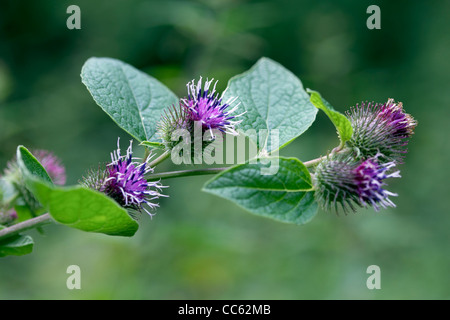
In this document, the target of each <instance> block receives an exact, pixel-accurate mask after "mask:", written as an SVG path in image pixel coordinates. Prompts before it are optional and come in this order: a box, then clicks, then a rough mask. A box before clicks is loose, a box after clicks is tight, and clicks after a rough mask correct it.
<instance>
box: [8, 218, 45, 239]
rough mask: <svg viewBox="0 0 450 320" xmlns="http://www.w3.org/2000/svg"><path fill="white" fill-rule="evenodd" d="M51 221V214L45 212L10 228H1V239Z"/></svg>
mask: <svg viewBox="0 0 450 320" xmlns="http://www.w3.org/2000/svg"><path fill="white" fill-rule="evenodd" d="M50 221H51V217H50V214H48V213H45V214H43V215H40V216H37V217H35V218H32V219H28V220H25V221H23V222H20V223H17V224H14V225H12V226H10V227H8V228H5V229H1V230H0V239H4V238H8V237H11V236H13V235H15V234H17V233H19V232H22V231H25V230H28V229H32V228H36V227H38V226H41V225H43V224H46V223H49V222H50Z"/></svg>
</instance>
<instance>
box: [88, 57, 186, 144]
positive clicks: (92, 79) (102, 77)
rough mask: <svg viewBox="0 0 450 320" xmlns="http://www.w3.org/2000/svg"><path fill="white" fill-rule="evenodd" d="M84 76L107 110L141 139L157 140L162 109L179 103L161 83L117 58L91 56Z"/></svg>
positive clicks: (130, 132)
mask: <svg viewBox="0 0 450 320" xmlns="http://www.w3.org/2000/svg"><path fill="white" fill-rule="evenodd" d="M81 78H82V82H83V83H84V85H85V86H86V87H87V89H88V90H89V92H90V93H91V95H92V97H93V98H94V100H95V102H96V103H97V104H98V105H99V106H100V107H101V108H102V109H103V111H105V112H106V113H107V114H108V115H109V116H110V117H111V118H112V119H113V120H114V121H115V122H116V123H117V124H118V125H119V127H121V128H122V129H123V130H125V131H126V132H128V133H129V134H130V135H132V136H133V137H134V138H135V139H137V140H138V141H157V140H158V139H157V138H156V136H155V133H156V131H157V123H158V122H159V120H160V116H161V112H162V110H163V109H164V108H167V107H169V106H171V105H173V104H177V103H178V98H177V96H176V95H175V94H174V93H173V92H172V91H170V90H169V89H168V88H167V87H166V86H164V85H163V84H162V83H161V82H159V81H158V80H156V79H155V78H153V77H151V76H149V75H148V74H146V73H144V72H141V71H139V70H137V69H136V68H134V67H132V66H130V65H129V64H126V63H124V62H122V61H119V60H116V59H111V58H90V59H88V60H87V61H86V63H85V64H84V66H83V68H82V70H81Z"/></svg>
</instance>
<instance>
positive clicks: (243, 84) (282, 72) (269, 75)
mask: <svg viewBox="0 0 450 320" xmlns="http://www.w3.org/2000/svg"><path fill="white" fill-rule="evenodd" d="M230 97H238V100H237V101H238V102H240V105H239V108H238V110H236V111H235V113H236V114H240V113H243V112H245V114H243V115H242V116H241V117H240V119H242V122H241V124H240V129H241V132H243V133H244V134H246V135H247V136H248V137H249V138H250V139H251V140H252V141H253V142H254V143H255V144H256V145H257V147H258V150H262V149H264V150H265V151H266V152H267V153H269V154H270V153H272V152H273V151H276V150H277V149H281V148H282V147H284V146H285V145H287V144H288V143H289V142H291V141H292V140H294V139H295V138H296V137H298V136H300V135H301V134H302V133H303V132H305V131H306V130H307V129H308V128H309V127H310V126H311V124H312V123H313V122H314V120H315V118H316V113H317V109H316V108H314V106H313V105H312V104H311V102H310V101H309V96H308V94H307V93H306V92H305V90H304V89H303V85H302V83H301V81H300V80H299V79H298V78H297V77H296V76H295V75H294V74H293V73H292V72H290V71H289V70H287V69H286V68H284V67H283V66H282V65H280V64H279V63H277V62H275V61H273V60H270V59H268V58H261V59H260V60H259V61H258V62H257V63H256V64H255V65H254V66H253V67H252V68H251V69H250V70H248V71H247V72H244V73H243V74H240V75H237V76H235V77H233V78H231V79H230V81H229V82H228V88H227V91H226V93H225V94H224V101H226V100H227V99H229V98H230ZM251 129H254V130H256V134H255V133H251V131H248V132H246V131H247V130H251ZM263 130H266V131H263ZM273 130H278V134H279V136H278V139H276V135H275V132H274V131H273ZM257 135H260V138H259V139H258V136H257ZM277 140H278V141H277ZM263 153H264V152H263Z"/></svg>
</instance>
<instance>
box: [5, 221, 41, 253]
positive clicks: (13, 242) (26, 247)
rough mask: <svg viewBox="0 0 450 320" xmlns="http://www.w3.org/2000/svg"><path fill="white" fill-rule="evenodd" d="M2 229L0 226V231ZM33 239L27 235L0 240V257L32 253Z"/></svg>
mask: <svg viewBox="0 0 450 320" xmlns="http://www.w3.org/2000/svg"><path fill="white" fill-rule="evenodd" d="M1 228H2V227H1V226H0V229H1ZM33 245H34V242H33V239H32V238H31V237H30V236H27V235H20V234H18V235H14V236H11V237H9V238H6V239H1V240H0V257H5V256H10V255H14V256H22V255H25V254H29V253H31V252H32V251H33Z"/></svg>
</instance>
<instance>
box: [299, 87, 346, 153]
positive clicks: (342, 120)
mask: <svg viewBox="0 0 450 320" xmlns="http://www.w3.org/2000/svg"><path fill="white" fill-rule="evenodd" d="M307 92H308V93H310V94H311V98H310V99H311V103H312V104H313V105H314V106H316V107H317V108H319V109H320V110H322V111H323V112H325V114H326V115H327V116H328V118H330V120H331V122H333V124H334V126H335V127H336V130H337V132H338V134H339V139H340V140H341V147H343V146H344V144H345V142H347V141H348V140H350V139H351V137H352V134H353V128H352V124H351V122H350V120H348V119H347V117H346V116H345V115H343V114H342V113H340V112H338V111H336V110H334V108H333V107H332V106H331V104H330V103H328V102H327V101H326V100H325V99H323V98H322V96H321V95H320V93H319V92H317V91H314V90H310V89H307Z"/></svg>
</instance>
